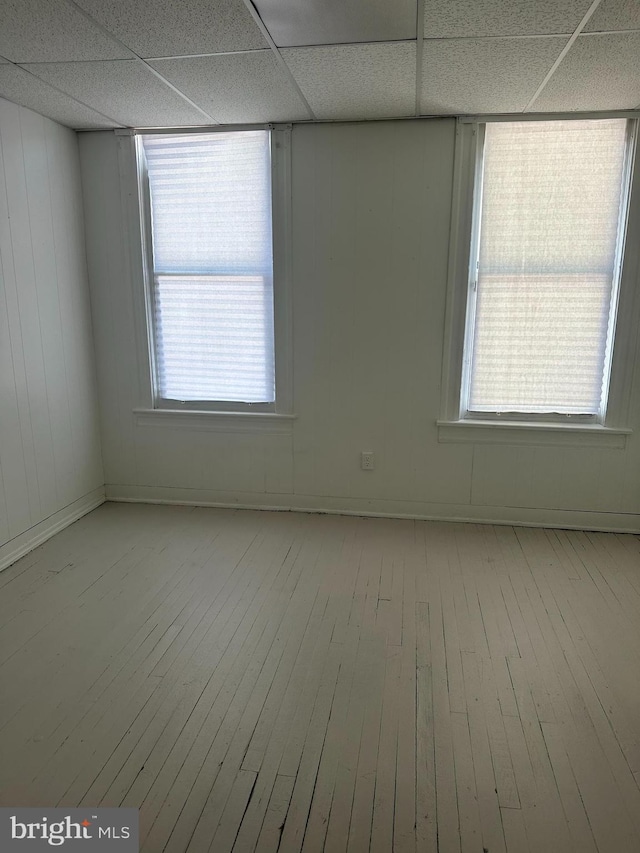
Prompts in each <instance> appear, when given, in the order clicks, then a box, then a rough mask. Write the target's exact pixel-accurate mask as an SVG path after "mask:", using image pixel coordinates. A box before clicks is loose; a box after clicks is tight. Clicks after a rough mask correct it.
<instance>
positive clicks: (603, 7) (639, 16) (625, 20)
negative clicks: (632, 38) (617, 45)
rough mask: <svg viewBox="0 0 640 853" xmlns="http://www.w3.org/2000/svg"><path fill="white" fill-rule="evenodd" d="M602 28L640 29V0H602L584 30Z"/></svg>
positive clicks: (599, 29)
mask: <svg viewBox="0 0 640 853" xmlns="http://www.w3.org/2000/svg"><path fill="white" fill-rule="evenodd" d="M602 30H640V0H602V2H601V3H600V5H599V6H598V8H597V9H596V11H595V12H594V14H593V17H592V18H591V19H590V20H589V23H588V24H587V26H586V27H585V28H584V31H585V32H586V33H593V32H602Z"/></svg>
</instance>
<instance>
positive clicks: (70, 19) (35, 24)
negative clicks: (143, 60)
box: [0, 0, 131, 62]
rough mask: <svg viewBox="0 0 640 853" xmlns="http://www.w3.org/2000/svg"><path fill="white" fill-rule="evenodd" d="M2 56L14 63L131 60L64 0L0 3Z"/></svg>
mask: <svg viewBox="0 0 640 853" xmlns="http://www.w3.org/2000/svg"><path fill="white" fill-rule="evenodd" d="M0 53H2V54H3V56H6V57H7V58H8V59H10V60H11V61H12V62H69V61H74V60H81V59H126V58H129V57H130V56H131V53H130V52H129V51H128V50H126V49H125V48H123V47H122V45H120V44H118V43H117V42H116V41H114V40H113V39H111V38H109V36H108V35H106V34H105V33H104V32H103V31H102V30H101V29H100V28H99V27H97V26H95V25H94V24H92V23H91V21H89V20H87V18H86V17H85V16H84V15H83V14H82V12H80V11H79V10H78V9H76V8H74V7H73V6H72V5H71V4H70V3H67V2H65V0H46V2H42V0H0Z"/></svg>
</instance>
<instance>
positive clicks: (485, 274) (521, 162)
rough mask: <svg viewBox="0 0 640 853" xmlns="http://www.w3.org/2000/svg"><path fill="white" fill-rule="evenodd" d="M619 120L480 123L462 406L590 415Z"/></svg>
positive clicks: (602, 333)
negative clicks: (475, 248) (473, 285)
mask: <svg viewBox="0 0 640 853" xmlns="http://www.w3.org/2000/svg"><path fill="white" fill-rule="evenodd" d="M626 130H627V123H626V121H625V120H622V119H620V120H619V119H608V120H599V121H582V120H580V121H553V122H541V121H525V122H514V123H512V122H495V123H491V122H490V123H488V124H487V126H486V137H485V148H484V173H483V185H482V204H481V218H480V240H479V256H478V269H477V298H476V315H475V327H474V335H473V349H472V363H471V375H470V389H469V390H470V393H469V410H470V411H478V412H531V413H545V412H547V413H551V412H557V413H564V414H596V413H598V412H599V410H600V407H601V401H602V399H603V393H604V392H605V390H606V389H605V383H606V381H607V375H606V374H607V372H608V371H607V364H608V357H609V347H610V342H611V322H612V311H611V307H612V297H613V294H614V288H615V286H616V268H617V256H618V228H619V223H620V220H621V216H620V210H621V207H622V203H623V201H624V197H625V192H624V187H623V178H624V174H625V153H626V139H627V135H626Z"/></svg>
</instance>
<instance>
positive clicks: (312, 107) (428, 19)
mask: <svg viewBox="0 0 640 853" xmlns="http://www.w3.org/2000/svg"><path fill="white" fill-rule="evenodd" d="M639 60H640V0H600V2H599V3H598V2H597V0H596V2H593V0H255V2H254V3H252V2H251V0H0V96H2V97H5V98H8V99H9V100H11V101H15V102H17V103H19V104H23V105H24V106H27V107H30V108H31V109H34V110H36V111H38V112H40V113H42V114H44V115H47V116H49V117H51V118H53V119H56V120H57V121H59V122H61V123H62V124H65V125H67V126H69V127H73V128H76V129H95V128H111V127H180V126H194V125H212V124H243V123H253V122H260V123H262V122H268V121H313V120H351V119H381V118H396V117H407V116H416V115H459V114H473V113H514V114H517V113H522V112H527V111H534V112H571V111H596V110H597V111H600V110H627V109H634V108H638V107H640V61H639Z"/></svg>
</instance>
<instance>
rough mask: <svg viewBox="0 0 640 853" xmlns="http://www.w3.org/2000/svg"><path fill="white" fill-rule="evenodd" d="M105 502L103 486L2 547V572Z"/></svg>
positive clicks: (0, 561)
mask: <svg viewBox="0 0 640 853" xmlns="http://www.w3.org/2000/svg"><path fill="white" fill-rule="evenodd" d="M104 502H105V493H104V487H102V486H101V487H100V488H99V489H94V490H93V491H92V492H89V493H88V494H86V495H83V496H82V497H81V498H78V500H77V501H74V502H73V503H71V504H69V505H68V506H65V507H63V508H62V509H60V510H58V512H54V513H53V515H50V516H49V517H48V518H45V519H44V520H43V521H41V522H39V523H38V524H35V525H34V526H33V527H30V528H29V529H28V530H25V531H24V533H20V534H19V535H18V536H14V538H13V539H10V540H9V541H8V542H5V543H4V545H0V571H2V570H3V569H6V568H7V567H8V566H10V565H11V564H12V563H15V561H16V560H19V559H20V557H24V555H25V554H28V553H29V551H33V549H34V548H37V547H38V545H42V543H43V542H46V541H47V539H50V538H51V537H52V536H55V534H56V533H59V532H60V531H61V530H64V528H65V527H68V526H69V525H70V524H73V522H74V521H77V520H78V519H79V518H82V516H83V515H86V514H87V513H88V512H91V510H92V509H95V508H96V507H98V506H100V504H102V503H104Z"/></svg>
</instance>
